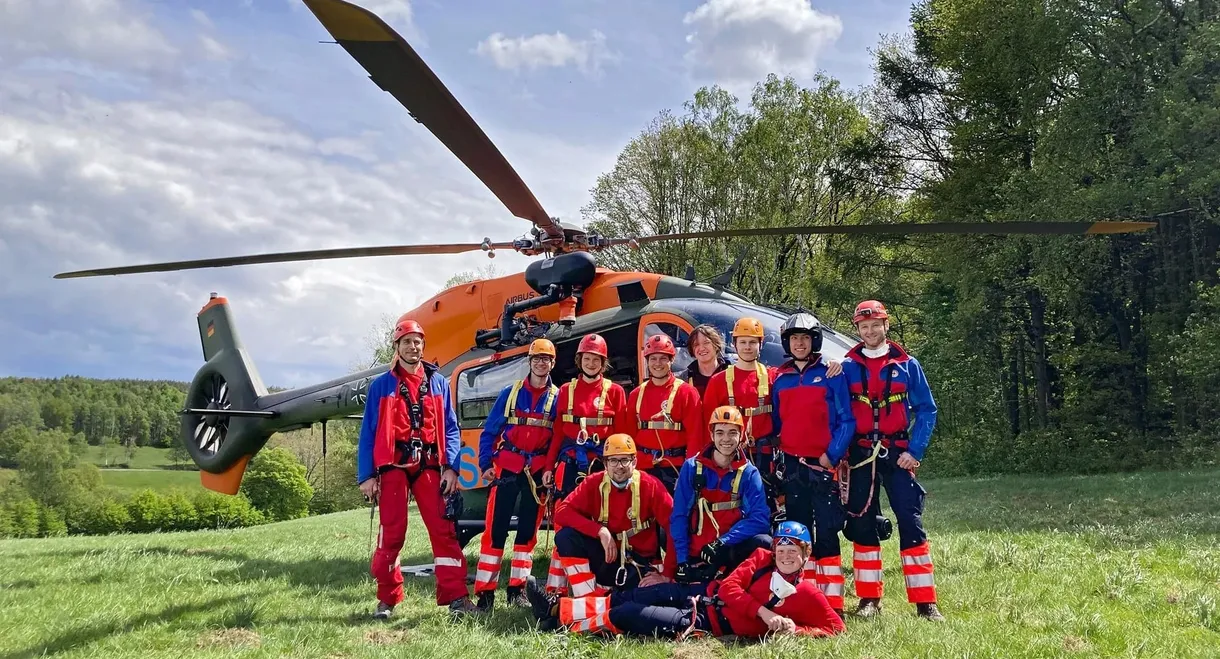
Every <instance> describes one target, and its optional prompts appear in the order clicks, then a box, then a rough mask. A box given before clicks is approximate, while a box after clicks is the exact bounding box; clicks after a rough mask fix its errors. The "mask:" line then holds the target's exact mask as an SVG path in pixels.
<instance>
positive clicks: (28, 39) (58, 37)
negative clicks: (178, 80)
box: [0, 0, 178, 69]
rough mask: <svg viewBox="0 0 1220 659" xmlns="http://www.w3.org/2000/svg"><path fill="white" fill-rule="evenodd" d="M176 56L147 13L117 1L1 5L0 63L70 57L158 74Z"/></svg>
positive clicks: (3, 1) (25, 0) (23, 0)
mask: <svg viewBox="0 0 1220 659" xmlns="http://www.w3.org/2000/svg"><path fill="white" fill-rule="evenodd" d="M176 55H178V49H176V48H174V47H173V46H172V45H170V43H169V41H168V40H167V39H166V38H165V37H164V35H162V34H161V33H160V32H159V31H158V30H157V29H156V28H155V27H153V26H152V25H151V24H150V23H149V20H148V18H147V16H145V15H143V12H137V11H135V10H134V9H133V8H132V7H130V6H123V5H122V4H121V3H120V2H118V0H0V60H5V59H8V58H20V57H50V58H65V57H68V58H81V59H87V60H89V61H91V62H94V63H96V64H99V65H101V66H122V67H124V68H135V69H158V68H163V67H166V66H168V65H169V64H170V61H171V60H172V59H173V58H174V57H175V56H176Z"/></svg>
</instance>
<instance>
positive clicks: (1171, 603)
mask: <svg viewBox="0 0 1220 659" xmlns="http://www.w3.org/2000/svg"><path fill="white" fill-rule="evenodd" d="M925 485H926V486H927V488H928V490H929V492H930V495H929V498H928V509H927V514H926V525H927V527H928V529H929V533H930V537H931V542H932V552H933V558H934V560H935V562H936V570H937V572H936V578H937V586H938V590H939V596H940V603H941V609H942V611H943V612H944V613H945V614H946V615H947V616H948V621H947V622H946V623H943V624H939V625H938V624H936V623H929V622H926V621H922V620H919V619H917V618H915V617H914V615H913V607H911V606H910V605H907V604H906V601H905V595H904V593H903V590H902V587H901V583H902V577H901V572H900V569H899V565H898V561H897V558H898V557H897V546H896V545H897V538H893V539H891V540H889V541H887V542H886V543H885V545H886V546H885V548H884V559H885V568H886V569H885V580H886V596H885V611H884V613H883V615H882V616H881V617H880V619H878V620H876V621H870V622H865V621H858V620H856V619H853V618H851V617H850V616H849V617H848V620H847V625H848V632H847V633H846V634H845V635H843V636H841V637H839V638H836V639H833V640H820V641H803V642H798V641H794V640H792V639H783V640H780V641H771V642H767V643H765V644H762V645H758V644H742V645H736V644H734V645H727V646H726V645H723V644H721V643H720V642H719V641H702V642H698V643H691V644H686V645H684V646H682V647H675V646H674V645H672V644H669V643H662V642H655V641H653V642H645V641H638V640H626V639H617V640H611V641H600V640H594V639H589V638H583V637H575V636H569V635H565V634H553V633H546V634H543V633H538V632H536V631H533V630H532V629H531V623H530V620H529V616H528V613H527V612H525V611H520V610H507V609H497V610H496V612H495V613H494V614H493V615H492V616H491V617H490V618H487V619H484V620H476V621H463V622H460V623H455V622H451V621H449V620H448V617H447V615H446V614H445V613H444V611H443V610H442V609H440V608H438V607H436V606H434V604H433V599H432V598H433V587H432V582H431V581H430V580H427V579H412V578H408V580H407V598H408V599H407V601H406V602H405V603H404V605H403V606H400V607H399V610H398V611H397V613H396V617H395V619H394V620H392V621H391V622H389V623H376V622H373V621H371V620H368V619H367V614H368V613H369V612H370V611H371V608H372V604H373V592H374V591H373V586H372V583H371V580H370V578H369V576H368V573H367V565H368V563H367V560H368V555H369V554H368V552H369V544H370V536H369V516H368V512H367V510H366V511H350V512H346V513H338V514H335V515H327V516H322V517H314V518H308V519H304V520H297V521H294V522H287V523H282V524H275V525H269V526H262V527H254V528H248V529H241V530H235V531H224V532H215V531H214V532H190V533H175V534H164V535H152V536H119V537H105V538H84V537H82V538H59V539H38V540H3V541H0V565H3V566H4V569H3V570H2V571H0V575H2V576H0V610H3V611H5V612H6V613H5V619H6V620H5V624H4V625H2V626H0V657H21V656H34V655H38V656H42V655H59V656H93V655H105V656H131V657H137V656H138V657H143V656H147V655H152V654H156V655H186V654H190V655H191V656H231V655H233V654H235V653H236V654H239V655H240V656H279V655H293V656H310V657H328V656H329V657H364V656H369V657H373V656H394V657H429V656H443V657H483V658H487V657H534V658H537V657H559V656H564V657H586V656H638V657H669V656H681V657H686V658H687V659H693V658H696V657H699V658H702V657H715V656H850V657H864V656H869V657H897V656H902V657H948V656H954V657H962V656H969V657H984V656H986V657H1000V656H1003V657H1014V656H1021V657H1029V656H1033V657H1052V656H1106V657H1111V656H1150V657H1151V656H1172V657H1202V656H1216V655H1217V652H1218V650H1217V648H1220V472H1218V471H1208V472H1175V473H1159V474H1158V473H1145V474H1138V475H1110V476H1096V477H1087V478H1085V477H1079V478H1038V479H1034V478H997V479H980V480H966V479H963V480H957V479H952V480H950V479H944V480H937V481H929V482H928V483H926V484H925ZM477 540H478V539H477V538H476V540H475V541H473V542H472V543H471V545H470V546H469V547H468V548H467V556H468V557H470V558H471V559H472V560H471V565H472V567H473V558H474V556H475V553H476V552H477ZM426 543H427V541H426V535H425V534H424V533H423V526H422V524H420V522H419V519H418V517H415V518H413V519H412V520H411V528H410V530H409V531H408V545H407V548H406V549H405V550H404V552H403V563H404V564H416V563H426V562H430V560H431V557H430V554H429V552H428V551H427V544H426ZM844 551H845V554H847V553H849V547H848V546H846V545H845V547H844ZM542 555H543V548H542V547H541V546H540V547H539V549H538V552H537V554H536V556H538V557H541V556H542ZM535 565H536V569H535V573H536V574H539V575H542V574H543V573H544V572H545V569H546V562H545V561H544V560H537V561H536V563H535ZM849 565H850V561H849V560H848V561H845V564H844V567H845V568H847V567H848V566H849ZM850 584H851V579H850V576H849V578H848V585H849V594H850ZM501 599H502V598H501ZM854 603H855V600H854V597H849V600H848V608H849V609H850V608H851V607H852V606H854Z"/></svg>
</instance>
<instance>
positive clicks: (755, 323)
mask: <svg viewBox="0 0 1220 659" xmlns="http://www.w3.org/2000/svg"><path fill="white" fill-rule="evenodd" d="M739 336H752V337H754V338H756V339H758V340H759V341H762V339H763V325H762V321H760V320H758V319H757V318H739V319H738V320H737V322H736V323H734V324H733V338H734V339H735V338H737V337H739Z"/></svg>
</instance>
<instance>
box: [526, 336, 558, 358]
mask: <svg viewBox="0 0 1220 659" xmlns="http://www.w3.org/2000/svg"><path fill="white" fill-rule="evenodd" d="M534 355H550V356H551V358H554V357H555V344H554V343H551V340H550V339H534V342H533V343H531V344H530V352H529V356H530V357H533V356H534Z"/></svg>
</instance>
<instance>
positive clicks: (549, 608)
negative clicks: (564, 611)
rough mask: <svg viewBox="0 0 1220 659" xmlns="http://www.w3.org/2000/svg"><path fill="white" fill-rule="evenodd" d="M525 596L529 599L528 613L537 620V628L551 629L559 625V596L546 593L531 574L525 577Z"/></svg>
mask: <svg viewBox="0 0 1220 659" xmlns="http://www.w3.org/2000/svg"><path fill="white" fill-rule="evenodd" d="M525 597H526V599H527V600H529V605H530V613H532V614H533V615H534V618H536V619H537V620H538V623H539V625H538V627H539V629H541V630H542V631H552V630H554V629H556V628H558V627H559V598H558V597H555V596H553V595H549V594H547V592H546V590H545V589H543V588H542V586H539V585H538V580H537V579H535V578H534V577H533V575H530V576H528V577H526V578H525Z"/></svg>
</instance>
